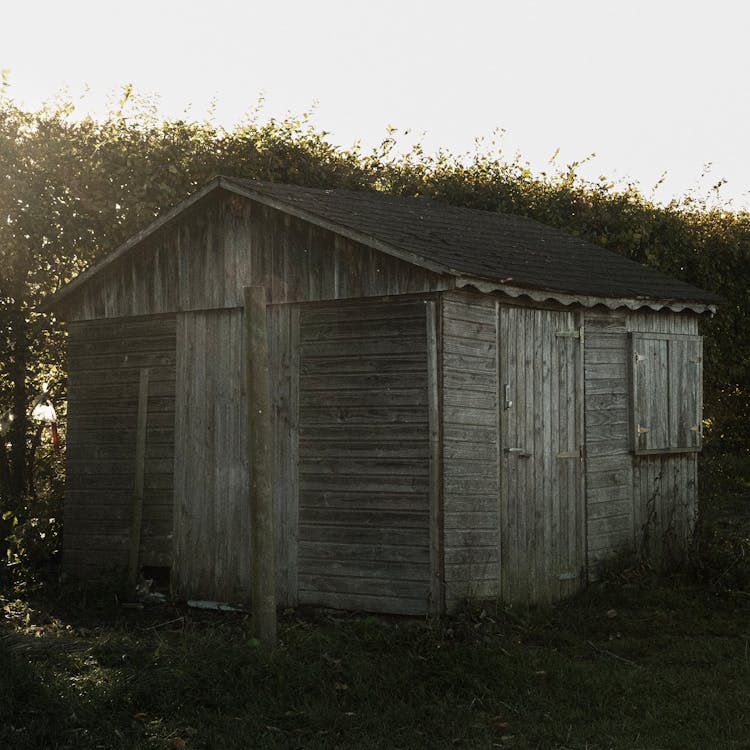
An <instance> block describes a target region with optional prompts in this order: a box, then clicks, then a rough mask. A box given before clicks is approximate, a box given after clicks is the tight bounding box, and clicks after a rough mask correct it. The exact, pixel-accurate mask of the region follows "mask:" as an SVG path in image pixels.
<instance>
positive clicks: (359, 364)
mask: <svg viewBox="0 0 750 750" xmlns="http://www.w3.org/2000/svg"><path fill="white" fill-rule="evenodd" d="M425 310H426V305H425V303H424V302H423V301H421V300H420V301H416V302H415V301H398V300H391V301H387V302H371V303H367V302H362V301H359V302H357V303H352V304H346V303H339V304H336V305H332V306H315V307H309V308H303V309H302V310H301V312H300V329H299V331H300V333H299V341H300V343H299V346H300V354H299V368H300V378H299V545H298V589H299V602H300V603H303V604H304V603H308V604H317V605H323V606H332V607H341V608H347V609H364V610H368V611H383V612H391V613H398V614H425V613H427V612H429V611H430V608H431V601H430V592H431V581H430V518H429V512H430V497H429V493H430V431H429V419H428V360H427V330H426V312H425Z"/></svg>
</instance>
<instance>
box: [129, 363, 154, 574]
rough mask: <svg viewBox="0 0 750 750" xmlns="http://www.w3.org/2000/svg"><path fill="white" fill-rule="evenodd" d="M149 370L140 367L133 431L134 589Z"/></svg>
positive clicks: (132, 568)
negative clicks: (136, 424)
mask: <svg viewBox="0 0 750 750" xmlns="http://www.w3.org/2000/svg"><path fill="white" fill-rule="evenodd" d="M149 372H150V371H149V369H148V367H144V368H142V369H141V373H140V381H139V383H138V426H137V428H136V433H135V489H134V491H133V515H132V518H131V525H130V558H129V560H128V584H129V585H130V588H131V589H134V588H135V586H136V584H137V583H138V556H139V554H140V549H141V525H142V520H143V483H144V475H145V467H146V422H147V419H148V379H149Z"/></svg>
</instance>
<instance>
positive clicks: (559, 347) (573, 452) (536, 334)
mask: <svg viewBox="0 0 750 750" xmlns="http://www.w3.org/2000/svg"><path fill="white" fill-rule="evenodd" d="M578 323H579V321H578V317H577V315H576V314H575V313H572V312H563V311H559V312H558V311H550V310H534V309H521V308H501V310H500V342H501V347H500V349H501V352H500V353H501V356H500V384H501V392H502V393H503V394H505V393H507V395H508V398H507V399H504V403H503V409H502V416H501V427H502V435H501V449H502V453H501V462H502V464H501V465H502V470H501V477H502V482H501V518H502V526H501V532H502V536H501V544H500V548H501V565H500V583H501V596H502V598H503V599H504V600H506V601H508V602H519V603H527V602H542V601H554V600H556V599H559V598H561V597H563V596H566V595H568V594H570V593H573V592H574V591H575V590H576V589H577V588H579V587H580V585H581V584H582V582H583V580H584V579H585V569H586V544H585V539H584V534H583V530H584V528H585V504H584V498H583V495H582V484H581V470H582V468H581V461H580V451H581V448H582V446H581V439H582V429H581V418H582V414H583V412H582V409H581V405H580V397H581V387H580V380H581V377H582V374H581V357H580V346H581V342H580V341H579V340H578V339H577V338H576V337H573V336H572V335H568V334H569V333H570V332H571V331H574V330H576V328H577V325H578ZM506 384H507V390H506V387H505V386H506Z"/></svg>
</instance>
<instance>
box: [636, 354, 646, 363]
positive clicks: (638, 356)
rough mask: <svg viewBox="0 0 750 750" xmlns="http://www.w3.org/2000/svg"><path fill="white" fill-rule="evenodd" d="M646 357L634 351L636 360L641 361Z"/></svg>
mask: <svg viewBox="0 0 750 750" xmlns="http://www.w3.org/2000/svg"><path fill="white" fill-rule="evenodd" d="M644 359H646V358H645V357H644V356H643V355H642V354H638V352H636V353H635V361H636V363H637V362H643V360H644Z"/></svg>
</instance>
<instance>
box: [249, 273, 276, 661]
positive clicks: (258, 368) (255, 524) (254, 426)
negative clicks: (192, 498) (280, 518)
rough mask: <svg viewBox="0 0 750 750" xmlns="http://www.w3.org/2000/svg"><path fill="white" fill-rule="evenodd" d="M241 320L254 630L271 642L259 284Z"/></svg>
mask: <svg viewBox="0 0 750 750" xmlns="http://www.w3.org/2000/svg"><path fill="white" fill-rule="evenodd" d="M244 299H245V306H244V310H243V324H244V335H245V377H246V381H245V383H246V393H247V413H246V415H245V417H246V425H247V450H248V474H249V476H248V485H247V486H248V496H249V498H248V499H249V502H248V506H249V508H248V509H249V514H250V552H251V556H252V559H251V563H250V568H251V571H252V576H251V594H252V595H251V601H252V615H253V616H252V626H253V632H254V633H255V635H256V637H257V638H258V639H259V640H260V641H261V643H264V644H266V645H267V646H274V645H275V644H276V532H275V515H276V514H275V512H274V504H273V461H272V450H273V432H272V429H273V426H272V419H271V403H272V402H271V373H270V364H271V357H270V354H269V349H270V347H269V342H268V339H269V335H268V323H267V317H268V315H267V310H266V308H267V293H266V289H265V288H264V287H257V286H256V287H246V288H245V290H244Z"/></svg>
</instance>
